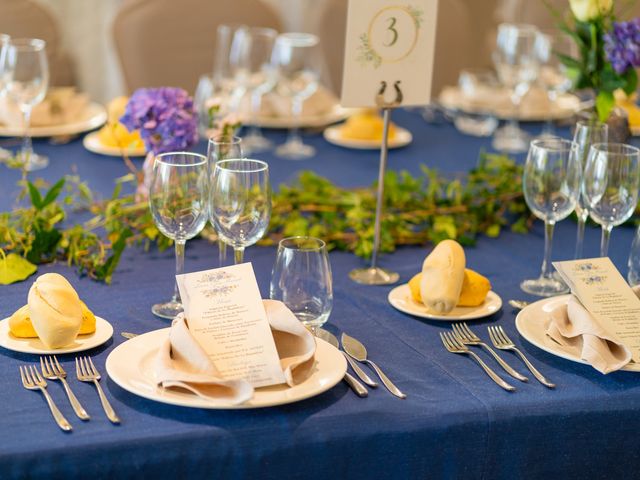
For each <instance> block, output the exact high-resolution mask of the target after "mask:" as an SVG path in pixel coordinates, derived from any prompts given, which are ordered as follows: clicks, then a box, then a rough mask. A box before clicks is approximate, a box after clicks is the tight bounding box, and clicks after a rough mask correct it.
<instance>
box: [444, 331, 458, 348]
mask: <svg viewBox="0 0 640 480" xmlns="http://www.w3.org/2000/svg"><path fill="white" fill-rule="evenodd" d="M445 335H446V336H447V340H448V341H449V345H451V348H452V349H454V350H460V347H459V345H460V342H459V341H458V339H457V338H456V336H455V335H454V334H453V333H451V332H445Z"/></svg>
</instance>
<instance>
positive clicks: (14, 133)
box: [0, 103, 107, 137]
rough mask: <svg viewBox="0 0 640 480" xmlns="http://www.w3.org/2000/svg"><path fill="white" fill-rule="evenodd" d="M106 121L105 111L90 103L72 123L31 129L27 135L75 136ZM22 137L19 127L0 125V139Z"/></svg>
mask: <svg viewBox="0 0 640 480" xmlns="http://www.w3.org/2000/svg"><path fill="white" fill-rule="evenodd" d="M106 121H107V111H106V110H105V108H104V107H103V106H102V105H100V104H99V103H90V104H89V105H87V108H85V110H84V112H82V116H81V117H80V118H79V119H78V120H76V121H75V122H72V123H64V124H62V125H47V126H42V127H31V128H30V129H29V135H30V136H32V137H54V136H57V135H75V134H76V133H82V132H88V131H89V130H93V129H95V128H98V127H101V126H102V125H103V124H104V123H105V122H106ZM22 135H24V131H23V130H22V127H21V126H20V125H2V124H0V137H18V136H22Z"/></svg>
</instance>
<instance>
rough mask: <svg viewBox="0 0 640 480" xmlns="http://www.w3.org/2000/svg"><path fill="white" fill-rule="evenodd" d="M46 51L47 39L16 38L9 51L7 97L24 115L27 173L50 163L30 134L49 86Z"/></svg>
mask: <svg viewBox="0 0 640 480" xmlns="http://www.w3.org/2000/svg"><path fill="white" fill-rule="evenodd" d="M45 49H46V43H45V42H44V40H38V39H35V38H25V39H12V40H11V41H10V44H9V49H8V52H7V62H8V63H9V65H10V68H11V69H12V75H11V78H10V80H9V82H8V83H7V87H6V88H7V94H8V96H9V98H10V99H11V100H12V101H13V102H15V104H16V105H17V106H18V107H19V108H20V111H21V112H22V117H23V122H24V138H23V141H22V150H21V151H20V160H21V162H22V164H23V168H24V169H25V170H27V171H33V170H39V169H41V168H44V167H46V166H47V165H48V164H49V159H48V158H47V157H44V156H42V155H37V154H36V153H34V151H33V147H32V145H31V137H30V135H29V126H30V123H31V110H32V109H33V107H34V106H35V105H37V104H38V103H40V102H42V100H44V97H45V95H46V93H47V88H48V87H49V64H48V63H47V54H46V50H45Z"/></svg>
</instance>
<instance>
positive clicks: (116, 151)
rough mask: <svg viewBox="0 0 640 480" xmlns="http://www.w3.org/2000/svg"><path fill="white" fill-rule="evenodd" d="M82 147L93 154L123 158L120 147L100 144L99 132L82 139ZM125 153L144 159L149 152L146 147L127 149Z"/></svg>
mask: <svg viewBox="0 0 640 480" xmlns="http://www.w3.org/2000/svg"><path fill="white" fill-rule="evenodd" d="M82 145H84V148H86V149H87V150H89V151H90V152H93V153H99V154H100V155H108V156H110V157H121V156H122V151H121V150H120V148H118V147H110V146H108V145H103V144H102V143H101V142H100V137H99V135H98V132H91V133H89V134H87V135H85V137H84V138H83V139H82ZM125 153H126V154H127V155H129V156H130V157H144V156H145V155H146V154H147V152H146V150H145V148H144V147H142V148H127V149H126V150H125Z"/></svg>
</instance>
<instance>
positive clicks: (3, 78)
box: [0, 33, 13, 159]
mask: <svg viewBox="0 0 640 480" xmlns="http://www.w3.org/2000/svg"><path fill="white" fill-rule="evenodd" d="M10 42H11V37H10V36H9V35H5V34H3V33H0V99H2V98H3V97H4V95H5V93H6V91H7V85H8V84H9V80H11V76H12V74H13V69H12V68H11V65H9V62H8V61H7V60H8V58H7V57H8V54H9V45H10ZM0 158H2V159H8V158H11V152H10V151H9V150H7V149H6V148H1V147H0Z"/></svg>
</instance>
